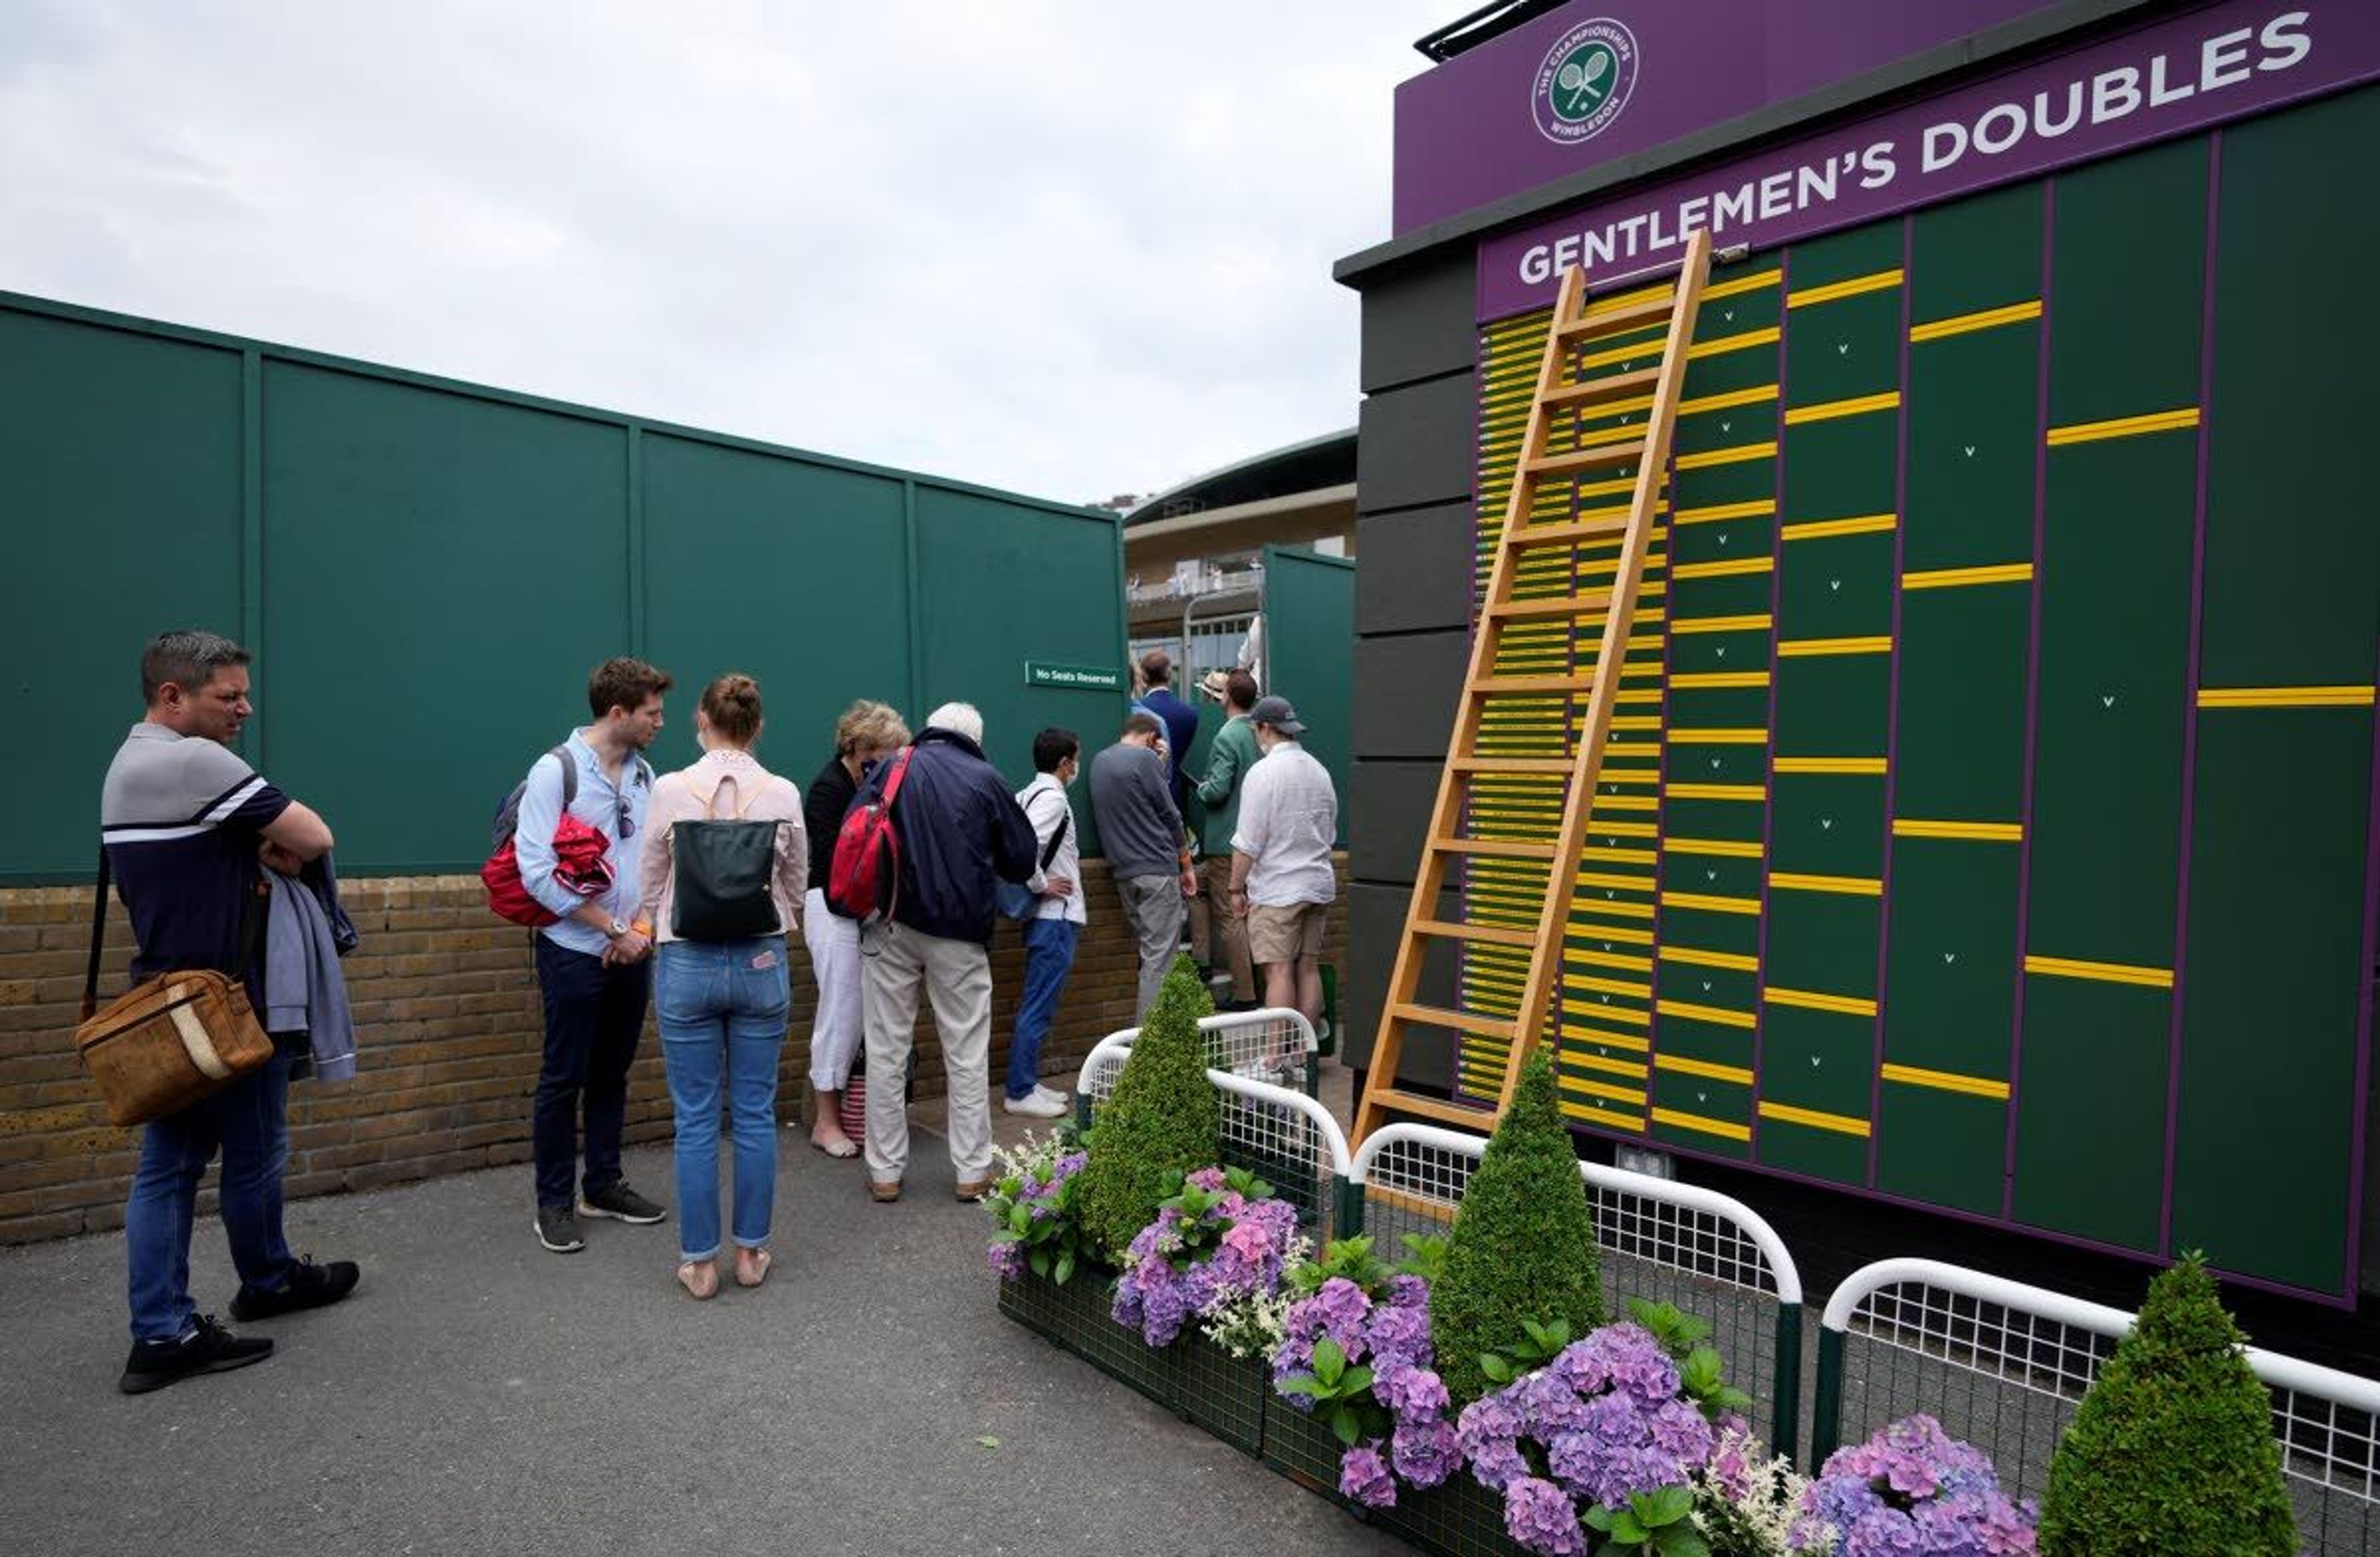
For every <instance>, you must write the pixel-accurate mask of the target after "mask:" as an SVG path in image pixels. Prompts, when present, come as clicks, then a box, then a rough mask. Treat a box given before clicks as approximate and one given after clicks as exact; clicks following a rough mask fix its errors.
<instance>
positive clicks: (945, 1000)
mask: <svg viewBox="0 0 2380 1557" xmlns="http://www.w3.org/2000/svg"><path fill="white" fill-rule="evenodd" d="M872 788H873V786H872V785H867V786H863V788H862V797H866V796H867V795H868V793H870V792H871V791H872ZM855 803H856V802H855ZM892 833H893V836H894V837H896V838H898V839H899V840H900V844H901V882H900V895H899V897H897V898H896V899H895V900H894V902H893V906H892V923H890V924H888V925H885V926H883V927H881V928H880V930H876V931H869V932H868V941H869V942H871V943H872V944H869V945H868V946H867V948H866V949H867V951H868V953H869V955H868V959H867V960H868V974H867V1007H868V1142H867V1156H868V1193H869V1194H870V1195H872V1196H874V1197H875V1198H877V1199H879V1200H897V1199H899V1198H901V1175H902V1174H903V1172H904V1171H905V1169H906V1168H907V1167H908V1162H909V1113H908V1103H909V1099H908V1085H907V1080H906V1075H907V1068H908V1060H909V1048H910V1044H911V1043H912V1041H913V1040H914V1038H915V1032H914V1029H915V1028H916V1026H917V991H918V990H919V989H920V987H922V988H923V989H924V991H925V992H926V996H927V998H928V999H929V1000H930V1001H931V1002H932V1003H933V1007H934V1028H935V1030H936V1031H937V1032H938V1033H940V1034H941V1040H942V1068H943V1071H944V1073H945V1075H946V1077H947V1078H948V1085H949V1097H948V1100H947V1106H948V1108H949V1111H950V1112H949V1123H950V1143H951V1167H952V1169H953V1172H954V1173H955V1174H957V1190H958V1198H960V1199H962V1200H979V1199H981V1198H983V1195H984V1191H985V1190H987V1189H989V1188H990V1187H991V1095H990V1048H991V957H990V945H991V932H992V926H993V923H994V922H995V917H996V916H995V910H994V907H993V894H992V882H993V881H994V879H995V878H997V879H998V880H1000V881H1003V882H1022V883H1023V884H1024V885H1025V887H1026V889H1027V890H1029V891H1033V892H1038V891H1040V890H1041V888H1042V882H1041V877H1040V872H1039V870H1038V869H1037V867H1038V864H1039V860H1038V858H1037V856H1038V850H1037V849H1036V848H1035V847H1034V835H1033V824H1032V823H1031V822H1030V821H1026V816H1025V811H1024V809H1023V808H1022V807H1020V806H1019V805H1017V803H1016V797H1014V795H1011V794H1010V793H1009V790H1008V781H1007V780H1006V779H1005V778H1003V777H1002V776H1001V772H1000V770H999V769H997V768H995V767H993V766H992V765H991V764H990V762H988V761H986V760H984V755H983V715H981V714H980V713H977V712H976V711H975V710H974V709H973V708H972V707H970V706H969V705H967V704H965V703H945V704H943V705H942V706H941V708H938V709H936V710H935V711H934V712H933V714H932V716H931V717H930V718H929V719H928V720H927V721H926V728H925V730H924V731H923V732H922V733H921V734H919V736H917V743H916V744H915V745H914V746H913V747H911V748H910V751H909V766H908V770H907V772H905V774H904V775H903V777H902V780H901V789H900V792H899V794H898V795H897V796H896V797H894V799H893V802H892Z"/></svg>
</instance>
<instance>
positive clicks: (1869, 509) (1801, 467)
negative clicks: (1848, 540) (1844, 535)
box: [1784, 411, 1900, 549]
mask: <svg viewBox="0 0 2380 1557" xmlns="http://www.w3.org/2000/svg"><path fill="white" fill-rule="evenodd" d="M1784 446H1785V506H1784V517H1785V522H1786V523H1787V524H1800V523H1803V522H1804V521H1806V520H1813V519H1849V518H1862V517H1867V516H1869V515H1872V514H1889V513H1891V512H1892V511H1893V505H1894V503H1895V502H1896V501H1897V500H1898V498H1899V495H1900V492H1899V488H1898V486H1897V484H1896V477H1895V474H1894V471H1895V468H1896V462H1897V461H1898V459H1899V457H1900V419H1899V418H1897V417H1895V416H1893V415H1892V414H1891V413H1890V412H1889V411H1871V412H1868V413H1866V414H1865V415H1862V416H1844V417H1833V418H1829V419H1828V420H1825V421H1808V422H1803V423H1801V424H1800V425H1799V426H1795V427H1791V428H1788V429H1787V430H1786V433H1785V445H1784ZM1788 548H1789V549H1790V548H1791V541H1789V542H1788Z"/></svg>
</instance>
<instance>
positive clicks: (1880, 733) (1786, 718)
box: [1777, 653, 1892, 757]
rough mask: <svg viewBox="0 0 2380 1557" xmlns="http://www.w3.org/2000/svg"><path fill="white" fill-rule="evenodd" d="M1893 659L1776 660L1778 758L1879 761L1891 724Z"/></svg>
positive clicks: (1886, 656)
mask: <svg viewBox="0 0 2380 1557" xmlns="http://www.w3.org/2000/svg"><path fill="white" fill-rule="evenodd" d="M1891 684H1892V656H1891V655H1889V654H1884V653H1858V654H1808V655H1794V656H1791V657H1790V658H1785V659H1780V660H1779V661H1778V662H1777V755H1779V757H1881V756H1883V755H1884V748H1885V739H1886V736H1887V734H1888V725H1889V724H1890V722H1891V711H1892V703H1891V699H1890V695H1889V694H1890V688H1891Z"/></svg>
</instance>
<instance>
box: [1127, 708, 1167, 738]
mask: <svg viewBox="0 0 2380 1557" xmlns="http://www.w3.org/2000/svg"><path fill="white" fill-rule="evenodd" d="M1123 733H1124V734H1125V735H1127V736H1157V737H1158V738H1159V739H1160V740H1162V739H1164V738H1165V721H1164V720H1162V719H1160V718H1158V717H1157V715H1155V714H1153V713H1147V712H1135V713H1127V714H1125V715H1124V717H1123Z"/></svg>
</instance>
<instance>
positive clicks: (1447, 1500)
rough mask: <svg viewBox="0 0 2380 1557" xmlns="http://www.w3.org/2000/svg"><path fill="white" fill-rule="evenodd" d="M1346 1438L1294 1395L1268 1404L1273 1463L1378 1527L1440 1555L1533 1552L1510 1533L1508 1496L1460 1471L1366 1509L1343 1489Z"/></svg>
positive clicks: (1267, 1448) (1495, 1556)
mask: <svg viewBox="0 0 2380 1557" xmlns="http://www.w3.org/2000/svg"><path fill="white" fill-rule="evenodd" d="M1341 1453H1342V1445H1341V1444H1340V1442H1339V1440H1338V1439H1337V1438H1336V1437H1335V1436H1333V1435H1332V1433H1331V1431H1330V1429H1329V1428H1328V1427H1325V1426H1324V1425H1323V1424H1322V1423H1320V1422H1318V1421H1317V1420H1316V1419H1314V1418H1313V1417H1308V1416H1305V1415H1303V1414H1302V1413H1300V1412H1299V1411H1298V1410H1297V1409H1296V1408H1295V1407H1293V1406H1292V1405H1290V1404H1289V1403H1288V1402H1286V1401H1282V1400H1275V1401H1274V1402H1273V1403H1272V1404H1271V1405H1269V1407H1268V1408H1267V1409H1266V1411H1265V1423H1264V1460H1265V1464H1267V1465H1269V1466H1272V1467H1273V1469H1275V1470H1277V1471H1279V1472H1281V1474H1282V1475H1283V1476H1286V1477H1288V1478H1290V1479H1291V1480H1293V1481H1294V1482H1296V1483H1298V1484H1299V1485H1300V1486H1302V1487H1305V1488H1308V1489H1310V1490H1314V1491H1317V1492H1319V1493H1321V1494H1322V1495H1323V1496H1325V1497H1327V1498H1329V1499H1330V1501H1331V1502H1335V1503H1338V1504H1339V1505H1340V1506H1341V1507H1342V1508H1344V1509H1346V1510H1347V1511H1348V1512H1349V1513H1351V1514H1354V1515H1355V1516H1356V1517H1357V1518H1360V1519H1362V1520H1364V1521H1365V1522H1366V1524H1369V1525H1371V1526H1372V1527H1375V1528H1377V1529H1380V1530H1385V1531H1387V1532H1388V1533H1390V1535H1393V1536H1396V1537H1398V1538H1399V1539H1403V1540H1405V1541H1408V1542H1410V1543H1412V1544H1413V1545H1415V1546H1417V1547H1419V1548H1420V1549H1421V1550H1423V1551H1429V1552H1435V1553H1438V1554H1439V1557H1528V1554H1527V1552H1526V1551H1524V1550H1523V1548H1522V1547H1521V1545H1520V1543H1519V1542H1517V1541H1515V1540H1513V1539H1512V1537H1510V1536H1508V1535H1506V1534H1505V1533H1504V1500H1503V1499H1502V1498H1501V1497H1500V1496H1498V1495H1497V1494H1496V1493H1494V1492H1491V1491H1489V1490H1488V1489H1487V1488H1485V1487H1482V1486H1481V1485H1479V1483H1478V1482H1476V1481H1475V1480H1473V1479H1472V1478H1471V1473H1470V1472H1469V1471H1467V1470H1464V1471H1457V1472H1456V1473H1455V1474H1454V1476H1453V1477H1452V1478H1451V1479H1449V1480H1448V1481H1446V1482H1445V1483H1444V1484H1443V1485H1441V1486H1437V1487H1432V1488H1429V1489H1428V1490H1415V1489H1414V1488H1411V1487H1405V1486H1399V1487H1398V1489H1397V1505H1396V1506H1395V1507H1394V1508H1364V1507H1361V1506H1359V1505H1357V1504H1355V1503H1353V1502H1349V1501H1348V1500H1347V1499H1345V1498H1343V1497H1341V1496H1340V1495H1339V1456H1340V1454H1341Z"/></svg>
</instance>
